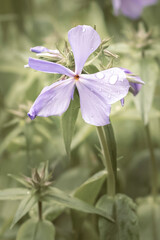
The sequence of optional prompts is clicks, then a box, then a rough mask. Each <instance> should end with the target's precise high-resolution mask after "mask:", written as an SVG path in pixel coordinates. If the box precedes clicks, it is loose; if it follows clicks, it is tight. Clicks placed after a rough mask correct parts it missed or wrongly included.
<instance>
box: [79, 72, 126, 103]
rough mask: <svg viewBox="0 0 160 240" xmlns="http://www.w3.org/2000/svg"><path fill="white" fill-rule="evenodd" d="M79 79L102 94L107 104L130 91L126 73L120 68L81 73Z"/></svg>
mask: <svg viewBox="0 0 160 240" xmlns="http://www.w3.org/2000/svg"><path fill="white" fill-rule="evenodd" d="M79 81H81V82H82V83H83V84H85V85H86V86H87V88H88V89H90V91H92V92H94V93H95V94H96V95H99V96H101V97H102V98H103V99H104V100H105V102H106V103H107V104H112V103H115V102H117V101H119V100H121V99H122V98H124V97H125V96H126V95H127V93H128V91H129V82H128V80H127V79H126V74H125V73H124V71H123V70H121V69H120V68H110V69H108V70H105V71H102V72H98V73H95V74H81V75H80V80H79Z"/></svg>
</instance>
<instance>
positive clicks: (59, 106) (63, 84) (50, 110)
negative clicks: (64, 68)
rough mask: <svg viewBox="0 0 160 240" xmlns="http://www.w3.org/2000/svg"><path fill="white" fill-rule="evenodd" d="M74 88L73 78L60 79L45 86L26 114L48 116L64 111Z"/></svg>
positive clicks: (33, 116) (32, 116)
mask: <svg viewBox="0 0 160 240" xmlns="http://www.w3.org/2000/svg"><path fill="white" fill-rule="evenodd" d="M74 89H75V82H74V79H73V78H69V79H67V80H61V81H58V82H56V83H53V84H52V85H50V86H47V87H45V88H44V89H43V90H42V91H41V93H40V95H39V96H38V97H37V99H36V101H35V102H34V104H33V105H32V107H31V109H30V111H29V113H28V116H29V117H30V118H31V119H32V120H33V119H34V118H35V117H36V116H41V117H48V116H53V115H61V114H62V113H64V112H65V111H66V110H67V108H68V106H69V104H70V101H71V98H72V96H73V93H74Z"/></svg>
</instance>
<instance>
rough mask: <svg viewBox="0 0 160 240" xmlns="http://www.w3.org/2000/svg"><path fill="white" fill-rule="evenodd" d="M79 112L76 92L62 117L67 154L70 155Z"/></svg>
mask: <svg viewBox="0 0 160 240" xmlns="http://www.w3.org/2000/svg"><path fill="white" fill-rule="evenodd" d="M78 111H79V96H78V94H77V92H76V91H75V94H74V100H71V103H70V105H69V108H68V110H67V111H66V112H65V113H64V114H63V115H62V130H63V139H64V144H65V148H66V152H67V154H68V155H70V146H71V141H72V136H73V133H74V127H75V124H76V120H77V116H78Z"/></svg>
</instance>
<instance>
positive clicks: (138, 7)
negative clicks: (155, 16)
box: [112, 0, 157, 19]
mask: <svg viewBox="0 0 160 240" xmlns="http://www.w3.org/2000/svg"><path fill="white" fill-rule="evenodd" d="M156 2H157V0H112V4H113V8H114V14H115V15H119V13H122V14H123V15H125V16H127V17H129V18H131V19H136V18H139V17H140V15H141V13H142V11H143V8H144V7H146V6H149V5H153V4H155V3H156Z"/></svg>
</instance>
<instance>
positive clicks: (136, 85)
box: [121, 68, 144, 96]
mask: <svg viewBox="0 0 160 240" xmlns="http://www.w3.org/2000/svg"><path fill="white" fill-rule="evenodd" d="M121 69H122V70H123V71H124V72H125V73H126V74H133V73H132V72H131V71H130V70H128V69H126V68H121ZM132 78H133V81H136V83H135V82H129V85H130V87H131V88H130V89H129V91H130V92H131V93H133V95H134V96H136V95H137V94H138V93H139V91H140V90H141V87H142V84H144V82H143V81H142V80H141V78H140V77H139V76H134V75H133V76H132Z"/></svg>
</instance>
